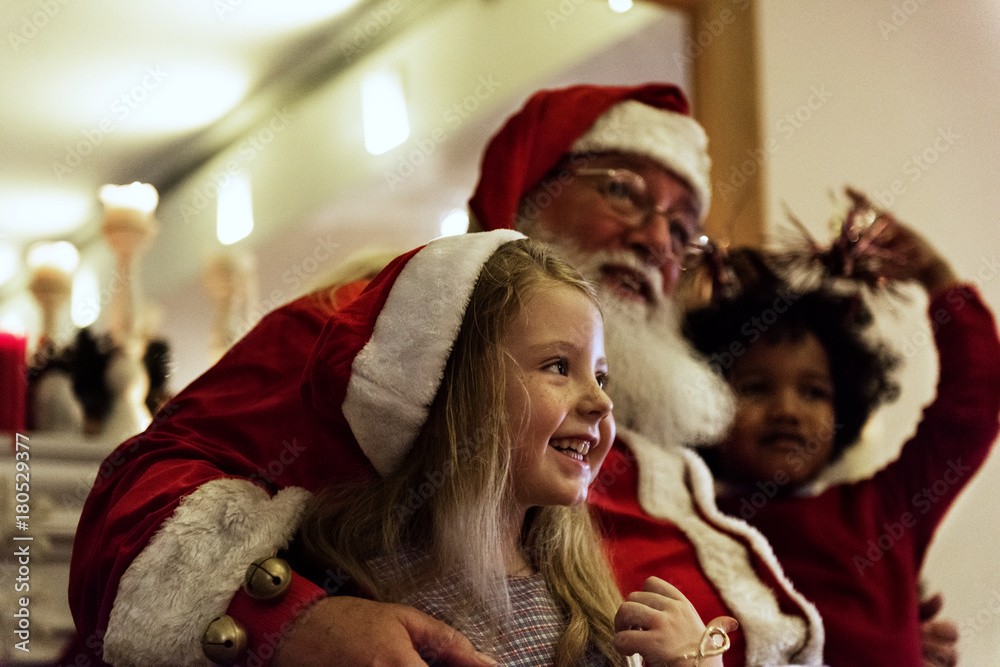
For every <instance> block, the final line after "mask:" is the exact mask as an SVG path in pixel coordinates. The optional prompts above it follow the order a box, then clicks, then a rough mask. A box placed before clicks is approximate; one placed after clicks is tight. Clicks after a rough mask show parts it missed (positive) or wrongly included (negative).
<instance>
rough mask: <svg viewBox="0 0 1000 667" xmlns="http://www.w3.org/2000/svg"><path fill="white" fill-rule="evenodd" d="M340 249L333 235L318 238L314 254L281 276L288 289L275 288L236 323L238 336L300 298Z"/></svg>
mask: <svg viewBox="0 0 1000 667" xmlns="http://www.w3.org/2000/svg"><path fill="white" fill-rule="evenodd" d="M339 247H340V243H338V242H337V241H334V240H333V237H332V234H327V235H326V236H325V237H319V236H318V237H316V243H315V245H314V246H313V249H312V252H311V253H309V254H307V255H305V256H304V257H302V259H300V260H299V261H297V262H295V263H293V264H292V265H291V266H290V267H289V268H287V269H285V271H284V272H283V273H282V274H281V282H283V283H284V284H285V285H288V289H286V290H282V289H279V288H277V287H275V288H274V289H272V290H271V291H270V292H269V293H268V294H267V296H265V297H264V298H262V299H260V301H258V302H257V304H256V306H255V307H254V308H253V310H252V311H251V312H249V313H248V314H247V317H246V319H245V320H241V321H238V322H237V323H236V328H237V334H238V335H239V336H243V335H244V334H245V333H246V332H247V331H249V330H250V328H251V327H252V326H253V325H254V324H256V323H257V322H258V321H259V320H260V319H261V318H262V317H263V316H264V315H266V314H267V313H269V312H271V311H272V310H274V309H275V308H277V307H278V306H281V305H283V304H285V303H287V302H288V301H290V300H291V299H292V298H293V297H295V296H298V294H299V292H300V290H301V289H302V288H303V287H304V286H306V285H308V283H309V281H310V280H312V278H313V277H314V276H315V275H316V274H317V273H318V272H319V270H320V269H321V268H323V267H324V266H325V265H326V264H327V263H328V262H329V261H330V260H331V259H332V258H333V256H334V250H336V249H338V248H339Z"/></svg>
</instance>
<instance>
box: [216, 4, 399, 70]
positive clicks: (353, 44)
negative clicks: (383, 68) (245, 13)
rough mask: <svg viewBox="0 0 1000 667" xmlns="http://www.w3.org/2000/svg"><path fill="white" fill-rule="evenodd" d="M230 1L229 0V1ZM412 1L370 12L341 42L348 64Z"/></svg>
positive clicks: (362, 53) (373, 41)
mask: <svg viewBox="0 0 1000 667" xmlns="http://www.w3.org/2000/svg"><path fill="white" fill-rule="evenodd" d="M230 1H231V0H230ZM240 1H242V0H240ZM412 4H413V0H406V1H405V2H404V1H403V0H391V2H387V3H385V4H383V5H380V6H379V7H376V8H375V9H373V10H372V11H370V12H369V13H368V14H367V15H366V16H365V18H364V20H363V21H361V22H360V23H359V24H358V25H355V26H354V28H353V29H352V30H351V31H350V32H349V33H348V34H347V35H346V36H345V37H344V38H343V39H342V40H341V43H342V46H341V52H342V53H343V54H344V58H346V59H347V60H348V62H354V61H355V60H357V59H358V58H360V57H361V56H363V55H364V54H366V53H367V52H368V50H369V49H370V48H371V47H372V45H374V44H375V42H376V41H377V40H378V38H379V37H380V36H381V35H382V33H383V32H384V31H385V29H386V28H388V27H389V26H390V25H391V24H392V22H393V21H394V20H395V19H396V17H397V16H399V15H400V14H402V13H403V10H404V9H406V6H407V5H412Z"/></svg>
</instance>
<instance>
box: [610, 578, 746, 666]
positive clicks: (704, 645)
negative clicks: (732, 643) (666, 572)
mask: <svg viewBox="0 0 1000 667" xmlns="http://www.w3.org/2000/svg"><path fill="white" fill-rule="evenodd" d="M737 627H739V624H738V623H737V622H736V619H734V618H730V617H728V616H721V617H719V618H717V619H714V620H713V621H712V622H711V623H710V624H709V628H706V627H705V624H704V623H702V621H701V618H699V616H698V612H697V611H695V608H694V605H692V604H691V603H690V602H689V601H688V599H687V598H686V597H684V595H683V594H682V593H681V592H680V591H679V590H677V589H676V588H674V587H673V586H671V585H670V584H668V583H667V582H665V581H663V580H662V579H659V578H657V577H650V578H649V579H647V580H646V583H645V585H644V586H643V589H642V591H640V592H635V593H631V594H630V595H629V596H628V598H627V599H626V601H625V602H623V603H622V605H621V607H619V608H618V613H617V614H615V648H616V649H617V650H618V651H619V652H621V653H622V654H623V655H632V654H635V653H638V654H639V655H641V656H642V659H643V664H644V665H646V667H674V666H675V665H676V667H684V666H686V665H695V664H697V665H698V666H699V667H722V653H723V652H724V651H725V650H726V649H727V648H729V638H728V636H727V633H729V632H733V631H734V630H736V628H737ZM699 655H700V656H703V657H701V659H700V660H699V659H698V656H699Z"/></svg>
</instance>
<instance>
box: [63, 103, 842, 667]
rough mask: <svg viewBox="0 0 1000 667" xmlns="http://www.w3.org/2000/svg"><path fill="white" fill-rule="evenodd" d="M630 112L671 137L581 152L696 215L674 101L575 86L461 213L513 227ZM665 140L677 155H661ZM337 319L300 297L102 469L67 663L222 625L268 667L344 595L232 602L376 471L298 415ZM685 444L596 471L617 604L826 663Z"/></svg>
mask: <svg viewBox="0 0 1000 667" xmlns="http://www.w3.org/2000/svg"><path fill="white" fill-rule="evenodd" d="M624 100H637V101H640V102H642V103H643V105H646V106H649V107H651V108H653V109H659V110H662V111H666V112H667V114H666V115H667V117H668V119H667V123H666V125H665V126H663V127H660V128H659V130H660V132H659V133H658V134H657V133H653V134H652V135H650V136H643V137H641V138H640V141H639V144H632V143H629V138H628V137H624V139H623V137H622V135H621V133H620V132H617V130H616V128H617V129H618V130H620V129H621V124H620V123H616V124H615V126H613V127H610V128H603V131H602V132H601V133H599V135H597V136H596V138H595V137H594V136H591V137H590V138H591V139H594V141H591V142H590V143H589V144H587V145H585V146H582V147H583V148H586V149H587V150H595V151H607V150H626V151H633V152H636V151H638V152H643V153H646V154H649V155H652V156H653V157H654V158H655V159H658V160H660V161H661V162H662V163H664V165H665V166H667V167H669V168H670V169H671V170H672V171H674V172H675V173H678V174H679V175H681V176H683V177H685V178H686V180H687V181H688V182H689V183H690V184H691V186H692V189H693V190H694V191H695V192H696V193H698V194H699V196H700V198H701V199H702V201H703V203H704V204H705V207H706V208H707V199H708V181H707V157H704V156H703V152H704V146H703V141H704V139H703V133H702V137H701V141H702V145H700V146H698V145H694V148H692V145H689V144H691V142H690V141H689V139H690V138H691V137H690V136H686V135H685V133H688V134H690V133H691V132H692V130H691V127H690V125H689V120H688V119H687V117H686V113H687V104H686V101H685V100H684V98H683V95H682V94H681V93H680V91H679V90H678V89H676V88H675V87H673V86H666V85H648V86H640V87H635V88H607V87H594V86H580V87H574V88H570V89H565V90H563V91H546V92H543V93H540V94H538V95H536V96H535V97H533V98H532V99H531V100H529V102H528V103H527V104H526V105H525V107H524V108H523V109H522V111H521V112H519V113H518V114H517V115H516V116H515V117H514V118H512V119H511V121H510V122H509V123H508V125H507V126H506V127H505V128H504V129H503V130H501V132H500V134H498V136H497V137H496V138H495V139H494V141H493V142H491V145H490V147H489V148H488V149H487V152H486V155H485V157H484V163H483V182H481V183H480V186H479V187H478V188H477V192H476V195H475V196H474V197H473V200H472V201H471V202H470V204H471V206H472V209H473V212H474V213H475V214H476V216H477V217H478V218H479V221H480V224H482V225H483V227H484V228H488V229H493V228H499V227H509V226H511V225H512V224H513V221H514V212H515V210H516V206H517V201H518V200H519V199H520V197H521V195H523V194H524V193H525V192H526V191H527V190H528V189H529V188H530V187H532V186H534V184H536V183H537V182H538V180H539V179H541V178H542V177H543V176H544V175H545V174H546V173H547V172H548V171H549V170H550V169H551V168H552V166H553V165H554V164H555V163H556V161H557V160H558V159H559V158H560V157H561V156H562V155H563V154H565V153H566V152H568V151H569V150H570V148H572V147H574V146H580V145H579V144H578V143H577V140H578V139H579V138H580V137H581V135H584V133H585V132H586V131H587V130H588V129H589V128H590V127H591V125H593V124H594V122H595V120H596V119H598V118H599V117H601V116H602V114H603V113H604V112H605V111H607V110H609V109H612V108H613V107H615V105H617V104H618V103H619V102H621V101H624ZM567 110H572V112H573V113H572V114H571V113H568V112H567ZM678 117H680V118H678ZM625 126H627V123H626V124H625ZM541 128H544V131H541ZM697 131H698V132H700V128H697ZM664 133H665V134H664ZM695 134H697V132H696V133H695ZM665 137H666V138H667V139H668V143H669V138H670V137H675V138H676V137H681V138H682V140H681V141H679V142H677V141H675V143H678V144H679V145H672V146H667V147H666V148H664V147H663V140H664V139H665ZM695 138H696V139H697V136H696V137H695ZM650 142H652V144H651V143H650ZM650 145H652V148H651V149H650V150H645V149H646V148H649V146H650ZM501 175H503V177H502V178H501ZM330 312H331V311H330V309H329V307H328V306H327V305H325V302H324V301H323V300H322V299H319V298H316V297H305V298H302V299H299V300H298V301H295V302H293V303H291V304H289V305H287V306H284V307H282V308H279V309H278V310H276V311H274V312H272V313H271V314H269V315H267V316H266V317H265V318H264V319H263V320H262V321H261V322H260V323H259V324H258V325H257V326H256V327H255V328H254V329H253V330H252V331H251V332H250V333H249V334H247V336H246V337H245V338H243V339H242V340H241V341H240V342H238V343H237V344H236V345H235V346H234V347H233V348H232V349H231V350H230V351H229V352H228V353H227V354H226V355H225V356H224V357H223V358H222V359H221V360H220V361H219V362H218V363H217V364H216V365H215V366H214V367H212V368H211V369H210V370H209V371H208V372H206V373H205V374H204V375H203V376H201V377H200V378H198V379H197V380H196V381H195V382H193V383H192V384H191V385H190V386H188V387H187V388H186V389H184V390H183V391H181V392H180V393H179V394H178V395H177V397H176V398H175V399H174V400H172V401H171V402H170V403H169V404H168V405H167V406H165V407H164V408H163V409H162V410H161V411H160V413H159V414H158V415H157V416H156V417H155V419H154V421H153V424H152V425H151V426H150V427H149V429H147V430H146V431H145V432H144V433H142V434H141V435H139V436H137V437H135V438H132V439H131V440H129V441H127V442H126V443H124V444H123V445H122V446H121V447H119V448H118V449H117V450H116V451H115V452H114V453H113V454H112V455H111V456H109V457H108V459H107V460H106V461H105V462H104V464H103V465H102V466H101V469H100V473H99V474H98V478H97V480H96V482H95V485H94V488H93V490H92V492H91V494H90V497H89V498H88V500H87V503H86V505H85V507H84V510H83V516H82V518H81V521H80V526H79V529H78V532H77V538H76V542H75V545H74V554H73V563H72V571H71V581H70V602H71V607H72V609H73V614H74V618H75V620H76V623H77V627H78V630H79V633H80V635H79V640H78V643H77V645H76V646H75V647H74V653H70V654H69V655H68V657H67V660H66V662H72V661H73V660H75V658H76V655H75V653H76V652H83V653H85V654H88V655H90V656H91V657H98V656H101V655H103V659H104V660H105V661H107V662H109V663H112V664H115V665H133V664H134V665H140V664H142V665H157V664H159V665H181V664H205V663H206V662H207V661H206V659H205V658H204V655H203V653H202V648H201V644H200V640H201V638H202V635H203V633H204V631H205V628H206V627H207V626H208V624H209V623H210V622H211V621H212V619H214V618H216V617H217V616H219V615H221V614H224V613H228V614H229V615H230V616H232V617H233V618H234V619H235V620H236V621H238V622H240V623H241V624H242V625H243V626H244V627H245V628H246V629H247V630H248V632H249V635H250V646H249V649H248V651H247V653H246V655H245V659H243V660H242V661H241V663H239V664H248V665H260V664H266V663H267V662H268V660H269V659H270V657H271V656H272V655H273V653H274V646H275V644H276V643H277V641H278V640H279V639H280V637H281V635H282V632H283V631H284V629H285V628H286V627H287V624H288V623H289V622H290V621H291V619H292V618H294V616H295V614H296V613H298V611H299V610H300V609H301V608H302V607H303V606H304V605H307V604H309V603H310V602H312V601H314V600H316V599H318V598H320V597H322V596H324V595H327V594H336V593H337V592H338V591H340V590H342V586H343V584H344V583H345V582H344V581H343V579H342V578H341V577H340V576H339V574H338V573H337V572H329V573H326V574H327V576H325V577H319V579H322V581H319V582H318V584H317V583H312V582H310V581H308V580H306V579H305V578H304V577H298V576H295V577H293V579H292V586H291V589H290V590H289V592H288V593H287V594H286V595H285V596H284V597H283V598H282V599H281V600H280V601H279V602H277V603H274V604H265V603H260V602H257V601H255V600H252V599H251V598H250V597H249V596H247V595H246V594H245V593H243V592H242V591H239V589H240V585H241V583H242V581H243V577H244V573H245V571H246V568H247V565H248V564H250V563H251V562H252V561H254V560H255V559H257V558H259V557H262V556H266V555H268V554H272V553H275V552H276V551H278V550H279V549H281V548H283V547H285V546H286V545H287V544H288V542H289V540H290V539H291V538H292V536H293V535H294V533H295V531H296V526H297V523H298V519H299V517H300V514H301V511H302V509H303V507H304V505H305V503H306V501H307V499H308V497H309V494H310V493H311V492H313V491H315V490H317V489H319V488H320V487H322V486H324V485H326V484H329V483H331V482H336V481H337V480H340V479H344V480H347V479H357V478H358V477H359V476H361V475H371V474H374V470H373V468H372V466H371V464H370V463H369V461H368V460H367V459H366V458H365V457H364V455H363V454H362V453H361V451H360V450H359V449H357V448H349V447H347V448H345V447H331V446H329V444H328V443H329V442H330V438H329V437H328V436H327V432H326V430H325V429H327V428H331V426H330V424H329V423H321V422H318V421H316V420H315V419H313V417H312V416H311V409H310V406H309V402H310V401H322V400H324V399H325V398H326V397H324V396H322V395H317V394H316V393H315V392H312V393H307V400H305V401H304V400H303V377H302V374H303V370H304V369H305V368H306V365H307V361H308V360H309V358H310V355H311V354H312V352H313V347H314V345H315V343H316V341H317V339H318V338H319V335H320V333H321V331H322V329H323V327H324V324H325V322H326V321H327V318H328V315H329V313H330ZM343 428H347V426H346V424H345V425H343ZM678 444H679V443H663V442H651V441H650V440H648V439H647V438H645V437H643V436H641V435H639V434H638V433H631V432H628V431H625V430H623V431H622V433H621V435H620V438H619V441H618V442H616V445H615V448H614V449H613V450H612V452H611V454H610V455H609V457H608V460H607V462H606V463H605V468H604V472H605V473H609V474H610V477H609V475H608V474H604V475H603V476H602V477H601V478H599V480H598V486H599V488H598V489H596V490H595V493H594V494H593V506H594V508H595V513H596V514H597V516H598V517H599V519H600V520H601V523H602V527H603V529H604V530H605V533H606V535H607V544H608V549H609V552H610V555H611V557H612V562H613V565H615V567H616V574H617V575H618V577H619V583H620V584H621V586H622V588H623V590H625V592H630V591H631V590H638V589H641V582H642V581H643V580H644V579H645V578H646V577H647V576H650V575H657V576H660V577H662V578H664V579H665V580H667V581H669V582H671V583H674V584H675V585H677V586H678V588H680V589H681V591H682V592H683V593H684V594H685V595H686V596H687V597H688V599H690V600H691V602H692V603H693V604H694V606H695V607H696V608H697V609H698V611H699V613H700V614H701V615H702V618H703V619H704V620H706V621H707V620H710V619H712V618H714V617H716V616H720V615H730V616H735V617H736V618H737V619H739V621H740V623H741V626H742V628H741V632H738V633H736V634H735V635H734V647H733V649H732V650H730V651H729V652H728V653H727V654H726V657H725V663H726V665H730V666H733V665H743V664H747V665H754V666H758V665H785V664H802V665H819V664H821V662H822V646H823V630H822V623H821V621H820V619H819V616H818V614H817V613H816V611H815V608H814V607H813V606H812V605H811V604H810V603H809V602H807V601H806V600H804V599H803V598H802V597H801V596H800V595H798V594H797V593H796V592H795V590H794V589H793V587H792V586H791V584H790V583H789V582H788V580H787V579H786V578H785V577H784V575H783V574H782V573H781V569H780V567H779V566H778V565H777V562H776V561H775V559H774V558H773V555H772V553H771V550H770V548H769V546H768V545H767V542H766V541H765V540H764V538H763V537H762V536H761V535H760V534H759V533H757V532H756V531H755V530H754V529H752V528H750V527H749V526H748V525H746V524H745V523H744V522H742V521H740V520H737V519H733V518H730V517H726V516H724V515H722V514H721V513H720V512H719V511H718V510H717V509H716V507H715V503H714V500H713V493H712V486H711V478H710V476H709V473H708V471H707V469H706V468H705V466H704V464H702V463H701V461H700V459H698V458H697V456H695V455H693V454H692V453H690V452H688V451H685V450H684V449H682V448H680V447H678V446H676V445H678ZM238 591H239V592H238Z"/></svg>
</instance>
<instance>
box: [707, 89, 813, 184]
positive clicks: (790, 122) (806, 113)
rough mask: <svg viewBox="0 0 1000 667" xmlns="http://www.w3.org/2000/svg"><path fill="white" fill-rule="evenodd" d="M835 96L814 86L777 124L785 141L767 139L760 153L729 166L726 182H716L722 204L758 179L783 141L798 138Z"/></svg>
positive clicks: (754, 151)
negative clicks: (758, 175)
mask: <svg viewBox="0 0 1000 667" xmlns="http://www.w3.org/2000/svg"><path fill="white" fill-rule="evenodd" d="M831 97H833V93H832V92H831V91H830V90H827V87H826V85H825V84H823V85H820V86H812V87H811V88H810V90H809V95H808V96H807V97H806V98H805V100H804V101H803V103H802V104H800V105H799V106H798V107H796V108H795V109H794V110H793V111H790V112H788V113H786V114H785V115H784V116H783V117H782V118H780V119H779V120H778V121H777V123H775V128H774V129H775V132H777V134H778V135H779V137H780V138H781V142H779V141H778V139H777V138H775V137H773V136H771V137H769V138H768V139H767V142H766V143H765V144H764V146H762V147H760V148H757V149H756V150H754V149H749V148H748V149H747V150H746V152H745V155H746V157H745V159H743V161H742V162H740V163H739V164H733V165H731V166H730V167H729V174H728V178H726V180H724V181H721V182H719V181H717V182H716V184H715V192H716V193H717V194H718V196H720V197H721V198H722V201H724V202H725V201H728V200H729V198H730V197H732V196H733V195H734V194H736V193H737V192H739V191H740V189H742V188H743V186H744V185H746V184H747V183H748V182H749V181H750V179H752V178H754V177H755V176H756V175H757V173H758V172H759V171H760V170H761V169H762V168H763V166H764V162H765V161H766V159H767V158H768V156H771V155H774V154H776V153H777V152H778V150H779V149H780V148H781V143H782V142H787V141H788V140H790V139H791V138H792V137H793V136H795V134H796V132H798V131H799V130H800V129H802V128H803V127H805V125H806V124H807V123H809V121H810V120H812V118H813V116H814V115H815V114H816V112H817V111H819V110H820V109H822V108H823V106H824V105H825V104H826V103H827V102H828V101H829V100H830V98H831Z"/></svg>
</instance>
